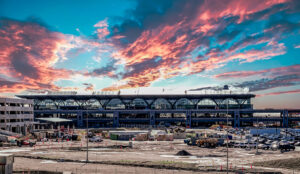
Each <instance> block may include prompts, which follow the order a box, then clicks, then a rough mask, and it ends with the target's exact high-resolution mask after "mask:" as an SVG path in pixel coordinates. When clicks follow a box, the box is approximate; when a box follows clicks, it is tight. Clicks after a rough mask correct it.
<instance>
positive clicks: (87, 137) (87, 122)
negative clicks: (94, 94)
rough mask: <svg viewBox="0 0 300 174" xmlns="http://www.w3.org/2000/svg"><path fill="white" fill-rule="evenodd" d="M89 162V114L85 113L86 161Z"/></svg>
mask: <svg viewBox="0 0 300 174" xmlns="http://www.w3.org/2000/svg"><path fill="white" fill-rule="evenodd" d="M88 162H89V114H88V113H87V114H86V163H88Z"/></svg>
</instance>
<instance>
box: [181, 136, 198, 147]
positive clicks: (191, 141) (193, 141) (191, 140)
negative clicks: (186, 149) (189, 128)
mask: <svg viewBox="0 0 300 174" xmlns="http://www.w3.org/2000/svg"><path fill="white" fill-rule="evenodd" d="M196 142H197V138H196V137H191V138H187V139H185V140H184V143H186V144H187V145H189V146H196V145H197V143H196Z"/></svg>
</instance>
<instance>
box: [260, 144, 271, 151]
mask: <svg viewBox="0 0 300 174" xmlns="http://www.w3.org/2000/svg"><path fill="white" fill-rule="evenodd" d="M258 148H259V149H264V150H267V149H269V148H270V146H269V145H267V144H259V145H258Z"/></svg>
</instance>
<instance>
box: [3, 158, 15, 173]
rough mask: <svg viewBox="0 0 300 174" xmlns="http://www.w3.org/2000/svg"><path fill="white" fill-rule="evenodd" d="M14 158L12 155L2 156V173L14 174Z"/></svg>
mask: <svg viewBox="0 0 300 174" xmlns="http://www.w3.org/2000/svg"><path fill="white" fill-rule="evenodd" d="M13 164H14V156H13V155H11V154H0V173H2V174H11V173H12V172H13Z"/></svg>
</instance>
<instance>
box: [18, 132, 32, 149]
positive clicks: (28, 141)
mask: <svg viewBox="0 0 300 174" xmlns="http://www.w3.org/2000/svg"><path fill="white" fill-rule="evenodd" d="M16 142H17V146H19V147H22V146H23V145H29V146H30V147H32V146H34V145H35V144H36V140H35V139H34V136H33V135H30V134H29V135H27V136H23V137H20V138H17V139H16Z"/></svg>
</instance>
